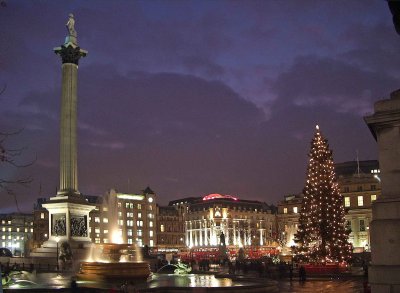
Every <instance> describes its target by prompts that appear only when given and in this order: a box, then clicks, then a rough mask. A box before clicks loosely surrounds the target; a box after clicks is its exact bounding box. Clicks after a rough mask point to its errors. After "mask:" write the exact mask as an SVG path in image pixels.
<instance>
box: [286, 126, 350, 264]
mask: <svg viewBox="0 0 400 293" xmlns="http://www.w3.org/2000/svg"><path fill="white" fill-rule="evenodd" d="M309 158H310V160H309V163H308V167H307V179H306V184H305V187H304V189H303V195H304V198H303V202H302V206H301V211H300V218H299V226H298V230H297V233H296V235H295V242H296V243H297V245H296V247H295V249H294V251H295V253H296V255H297V256H298V257H299V258H300V259H302V260H304V261H307V262H344V261H347V260H348V259H349V258H350V255H351V245H350V244H349V242H348V232H347V231H346V228H345V217H344V216H345V212H344V206H343V197H342V195H341V194H340V191H339V186H338V183H337V179H336V174H335V170H334V166H333V157H332V151H331V150H330V149H329V145H328V141H327V140H326V139H325V138H324V137H323V136H322V134H321V132H320V130H319V127H318V125H317V126H316V132H315V135H314V138H313V139H312V141H311V150H310V153H309Z"/></svg>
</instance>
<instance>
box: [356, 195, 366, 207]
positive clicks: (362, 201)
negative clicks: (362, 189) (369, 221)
mask: <svg viewBox="0 0 400 293" xmlns="http://www.w3.org/2000/svg"><path fill="white" fill-rule="evenodd" d="M357 200H358V206H359V207H362V206H363V205H364V197H363V196H362V195H359V196H358V197H357Z"/></svg>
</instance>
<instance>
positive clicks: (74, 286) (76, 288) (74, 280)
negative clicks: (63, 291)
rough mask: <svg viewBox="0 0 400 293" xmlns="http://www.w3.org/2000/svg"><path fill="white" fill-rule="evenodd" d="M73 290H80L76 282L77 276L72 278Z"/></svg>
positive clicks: (74, 292)
mask: <svg viewBox="0 0 400 293" xmlns="http://www.w3.org/2000/svg"><path fill="white" fill-rule="evenodd" d="M71 292H73V293H76V292H79V289H78V284H77V283H76V278H75V277H72V278H71Z"/></svg>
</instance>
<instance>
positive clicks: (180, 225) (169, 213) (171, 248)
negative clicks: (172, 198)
mask: <svg viewBox="0 0 400 293" xmlns="http://www.w3.org/2000/svg"><path fill="white" fill-rule="evenodd" d="M157 211H158V213H157V250H158V252H166V253H168V252H178V251H180V250H182V249H183V248H185V226H184V223H185V221H184V213H183V212H182V209H179V208H178V207H177V206H172V205H169V206H158V207H157Z"/></svg>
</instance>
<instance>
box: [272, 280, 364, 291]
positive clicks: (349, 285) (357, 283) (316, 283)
mask: <svg viewBox="0 0 400 293" xmlns="http://www.w3.org/2000/svg"><path fill="white" fill-rule="evenodd" d="M278 286H279V292H284V293H294V292H296V293H322V292H323V293H342V292H343V293H359V292H364V289H363V281H362V280H361V279H357V280H336V279H331V280H310V281H306V282H304V283H300V282H298V281H293V282H289V281H281V282H279V285H278Z"/></svg>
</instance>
